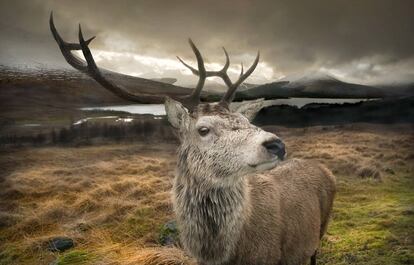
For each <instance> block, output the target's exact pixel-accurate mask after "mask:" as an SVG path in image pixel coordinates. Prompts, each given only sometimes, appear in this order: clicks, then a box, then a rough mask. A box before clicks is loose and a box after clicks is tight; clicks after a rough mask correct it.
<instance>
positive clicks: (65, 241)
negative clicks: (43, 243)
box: [48, 236, 75, 252]
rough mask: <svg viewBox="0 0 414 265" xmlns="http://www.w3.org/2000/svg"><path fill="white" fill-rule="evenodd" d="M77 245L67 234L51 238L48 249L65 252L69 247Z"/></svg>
mask: <svg viewBox="0 0 414 265" xmlns="http://www.w3.org/2000/svg"><path fill="white" fill-rule="evenodd" d="M74 246H75V244H74V242H73V240H72V239H71V238H69V237H66V236H58V237H54V238H51V239H49V241H48V249H49V250H50V251H59V252H63V251H65V250H67V249H70V248H73V247H74Z"/></svg>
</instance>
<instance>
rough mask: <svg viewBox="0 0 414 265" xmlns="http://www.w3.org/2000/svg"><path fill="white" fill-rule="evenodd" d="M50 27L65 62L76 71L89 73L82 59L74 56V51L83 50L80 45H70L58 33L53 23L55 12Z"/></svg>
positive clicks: (51, 14)
mask: <svg viewBox="0 0 414 265" xmlns="http://www.w3.org/2000/svg"><path fill="white" fill-rule="evenodd" d="M49 26H50V31H51V32H52V35H53V37H54V38H55V40H56V42H57V44H58V45H59V48H60V51H61V52H62V54H63V57H64V58H65V60H66V61H67V62H68V63H69V64H70V65H71V66H72V67H74V68H75V69H77V70H79V71H81V72H84V73H87V71H88V67H87V65H86V62H85V61H84V60H82V59H81V58H79V57H77V56H75V55H74V54H72V51H74V50H81V49H82V48H81V46H80V44H79V43H69V42H66V41H64V40H63V39H62V37H61V36H60V34H59V33H58V31H57V30H56V27H55V23H54V21H53V12H50V19H49ZM94 38H95V36H94V37H92V38H90V39H88V40H86V41H85V43H86V45H88V44H89V43H90V42H91V41H92V40H93V39H94Z"/></svg>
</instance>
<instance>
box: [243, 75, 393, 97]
mask: <svg viewBox="0 0 414 265" xmlns="http://www.w3.org/2000/svg"><path fill="white" fill-rule="evenodd" d="M386 95H387V94H386V93H385V92H384V90H383V89H381V88H378V87H373V86H367V85H360V84H353V83H347V82H343V81H341V80H339V79H337V78H335V77H332V76H330V75H324V74H317V75H301V76H298V75H296V76H290V77H285V78H283V79H281V80H279V81H277V82H272V83H268V84H264V85H259V86H256V87H253V88H250V89H246V90H244V91H240V92H238V95H236V98H237V99H242V98H248V99H254V98H261V97H263V98H266V99H273V98H286V97H314V98H316V97H317V98H382V97H385V96H386Z"/></svg>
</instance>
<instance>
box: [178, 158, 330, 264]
mask: <svg viewBox="0 0 414 265" xmlns="http://www.w3.org/2000/svg"><path fill="white" fill-rule="evenodd" d="M178 173H180V170H178ZM187 178H188V176H185V175H177V177H176V179H175V181H174V188H173V193H174V198H175V199H174V206H175V208H174V209H175V211H176V214H177V218H178V221H179V224H180V231H181V241H182V243H183V245H184V246H185V248H186V249H187V250H188V251H189V252H190V253H191V254H192V255H193V256H196V257H197V260H198V261H199V262H201V264H240V265H242V264H246V265H247V264H263V265H266V264H275V265H277V264H304V262H305V261H307V260H308V259H309V257H310V256H312V255H313V254H314V253H315V251H316V250H317V249H318V246H319V241H320V238H321V236H322V235H323V233H324V232H325V229H326V225H327V222H328V218H329V215H330V210H331V207H332V200H333V197H334V193H335V180H334V178H333V176H332V174H330V173H329V171H327V170H326V169H325V168H324V167H323V166H320V165H315V164H312V163H310V162H307V161H304V160H291V161H288V162H285V163H283V164H281V165H280V166H278V167H277V168H275V169H273V170H272V171H270V172H268V173H265V174H257V175H255V174H253V175H250V176H248V177H246V178H244V179H242V180H241V181H240V182H239V183H237V184H236V185H234V186H229V187H225V188H218V189H215V188H211V189H206V187H204V186H203V184H202V183H199V184H196V183H189V182H188V181H187V180H186V179H187Z"/></svg>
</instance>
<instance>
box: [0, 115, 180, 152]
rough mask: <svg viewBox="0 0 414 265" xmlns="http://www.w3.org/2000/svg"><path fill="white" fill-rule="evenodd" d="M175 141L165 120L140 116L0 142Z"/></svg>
mask: <svg viewBox="0 0 414 265" xmlns="http://www.w3.org/2000/svg"><path fill="white" fill-rule="evenodd" d="M151 139H154V140H155V139H156V140H157V141H175V140H176V137H175V135H174V132H173V131H172V129H171V128H170V126H169V125H168V123H167V122H166V120H165V119H159V120H155V119H137V120H134V121H132V122H129V123H125V122H120V123H116V124H114V123H112V124H110V123H109V124H108V123H89V122H83V123H81V124H79V125H73V124H71V125H70V126H68V127H63V128H60V129H57V128H54V129H52V130H51V131H50V132H47V133H38V134H36V135H24V136H18V135H5V136H0V145H27V144H31V145H35V146H37V145H44V144H90V143H92V141H95V142H97V141H100V142H102V141H106V140H110V141H117V142H119V141H123V140H128V141H140V140H143V141H148V140H151Z"/></svg>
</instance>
